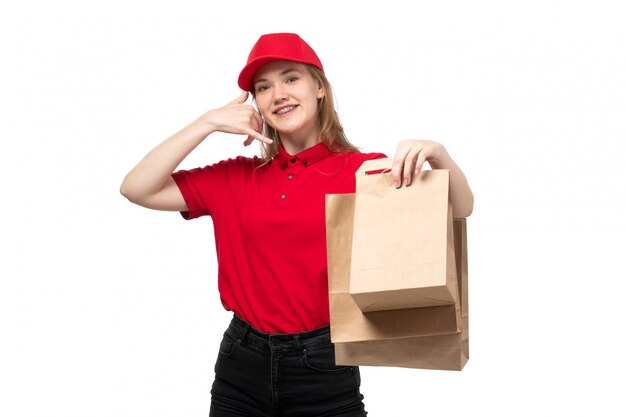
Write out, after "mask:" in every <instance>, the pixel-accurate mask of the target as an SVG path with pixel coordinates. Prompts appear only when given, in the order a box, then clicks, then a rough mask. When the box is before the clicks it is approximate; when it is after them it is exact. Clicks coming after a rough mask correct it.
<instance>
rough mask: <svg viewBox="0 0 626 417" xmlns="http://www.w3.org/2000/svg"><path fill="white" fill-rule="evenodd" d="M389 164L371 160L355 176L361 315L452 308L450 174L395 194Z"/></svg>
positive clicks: (420, 179)
mask: <svg viewBox="0 0 626 417" xmlns="http://www.w3.org/2000/svg"><path fill="white" fill-rule="evenodd" d="M391 163H392V161H391V159H376V160H371V161H366V162H364V163H363V165H362V166H361V167H360V168H359V170H358V171H357V172H356V203H355V208H354V235H353V241H352V264H351V275H350V291H349V293H350V295H351V296H352V298H353V299H354V301H355V303H356V304H357V305H358V306H359V308H360V309H361V311H363V312H370V311H378V310H391V309H406V308H413V307H429V306H439V305H446V304H447V305H454V303H455V302H456V297H457V294H458V289H457V277H456V269H455V265H454V247H453V243H452V206H451V204H450V196H449V182H450V180H449V172H448V170H443V169H442V170H428V171H422V172H421V173H420V174H419V175H417V176H414V178H413V181H412V183H411V185H410V186H408V187H406V186H403V187H401V188H398V189H396V188H395V187H394V186H393V177H392V175H391V173H390V172H384V171H388V170H385V168H391ZM381 171H382V172H381Z"/></svg>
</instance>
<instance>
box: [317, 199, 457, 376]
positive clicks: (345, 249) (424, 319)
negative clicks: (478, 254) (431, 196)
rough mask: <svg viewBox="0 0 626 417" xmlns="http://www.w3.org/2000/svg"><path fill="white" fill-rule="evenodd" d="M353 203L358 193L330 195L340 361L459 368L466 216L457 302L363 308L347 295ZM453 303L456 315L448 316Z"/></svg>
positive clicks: (333, 308)
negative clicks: (363, 309)
mask: <svg viewBox="0 0 626 417" xmlns="http://www.w3.org/2000/svg"><path fill="white" fill-rule="evenodd" d="M354 207H355V195H354V194H334V195H327V196H326V239H327V247H328V279H329V297H330V327H331V340H332V342H333V343H334V344H335V360H336V363H337V364H338V365H369V366H398V367H408V368H423V369H441V370H461V369H462V368H463V366H464V365H465V363H466V362H467V361H468V359H469V335H468V324H469V323H468V299H467V249H466V221H465V219H455V220H454V238H453V242H454V249H455V250H454V254H455V258H454V259H455V271H456V276H457V285H456V287H457V290H458V297H457V300H458V301H457V302H456V303H455V305H454V306H447V305H446V306H437V307H421V308H410V309H401V310H388V311H376V312H368V313H363V312H362V311H361V310H360V309H359V308H358V306H357V305H356V303H355V302H354V300H353V299H352V297H351V296H350V294H349V287H350V265H351V258H352V235H353V226H354V223H353V216H354ZM450 308H452V309H453V310H454V313H455V314H454V316H455V320H450ZM457 322H458V323H459V326H458V327H457V325H456V324H457Z"/></svg>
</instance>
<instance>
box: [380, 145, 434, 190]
mask: <svg viewBox="0 0 626 417" xmlns="http://www.w3.org/2000/svg"><path fill="white" fill-rule="evenodd" d="M445 152H446V149H445V148H444V147H443V145H442V144H441V143H437V142H433V141H431V140H403V141H402V142H400V143H399V144H398V147H397V148H396V154H395V156H394V158H393V164H392V166H391V174H392V175H393V183H394V185H395V187H396V188H400V187H401V186H402V183H404V185H407V186H408V185H410V184H411V180H412V177H413V174H415V175H417V174H419V173H420V172H421V171H422V167H423V165H424V162H426V161H429V162H436V161H437V160H439V159H440V158H441V157H442V156H443V155H444V154H445Z"/></svg>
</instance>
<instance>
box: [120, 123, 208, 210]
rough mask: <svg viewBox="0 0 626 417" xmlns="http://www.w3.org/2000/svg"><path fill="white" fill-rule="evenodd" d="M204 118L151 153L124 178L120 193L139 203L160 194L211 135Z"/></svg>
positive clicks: (182, 130)
mask: <svg viewBox="0 0 626 417" xmlns="http://www.w3.org/2000/svg"><path fill="white" fill-rule="evenodd" d="M213 131H214V128H213V127H212V125H210V124H209V123H207V122H206V121H205V117H204V115H203V116H201V117H199V118H198V119H196V120H195V121H194V122H192V123H191V124H189V125H188V126H186V127H185V128H183V129H181V130H180V131H178V132H177V133H175V134H174V135H172V136H171V137H169V138H168V139H166V140H165V141H163V142H162V143H160V144H159V145H157V146H156V147H155V148H154V149H152V150H151V151H150V152H149V153H148V154H147V155H146V156H145V157H144V158H143V159H142V160H141V161H140V162H139V163H138V164H137V165H136V166H135V167H134V168H133V169H132V170H131V171H130V172H129V173H128V174H127V175H126V177H125V178H124V181H123V182H122V185H121V187H120V192H121V193H122V194H123V195H124V196H125V197H127V198H128V199H129V200H131V201H132V200H137V199H140V198H142V197H145V196H149V195H153V194H155V193H157V192H158V191H160V190H161V189H162V188H163V186H164V185H165V184H166V182H167V181H168V180H169V178H170V175H171V173H172V172H174V170H175V169H176V168H177V167H178V165H180V163H181V162H182V161H183V159H185V157H186V156H187V155H189V153H190V152H191V151H193V150H194V149H195V148H196V147H197V146H198V145H199V144H200V143H202V141H203V140H204V139H205V138H206V137H207V136H208V135H209V134H211V133H212V132H213Z"/></svg>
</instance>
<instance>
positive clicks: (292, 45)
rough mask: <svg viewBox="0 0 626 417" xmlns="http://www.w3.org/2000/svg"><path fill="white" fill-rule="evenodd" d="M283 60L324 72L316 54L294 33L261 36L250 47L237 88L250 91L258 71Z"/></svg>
mask: <svg viewBox="0 0 626 417" xmlns="http://www.w3.org/2000/svg"><path fill="white" fill-rule="evenodd" d="M283 59H284V60H287V61H295V62H301V63H303V64H311V65H314V66H316V67H317V68H319V69H320V71H322V72H324V67H322V62H321V61H320V59H319V58H318V57H317V54H316V53H315V51H314V50H313V48H311V47H310V46H309V44H308V43H306V42H305V41H304V40H303V39H302V38H301V37H300V36H298V35H296V34H295V33H270V34H267V35H263V36H261V37H260V38H259V40H258V41H257V42H256V43H255V44H254V46H253V47H252V51H250V55H249V56H248V62H247V63H246V66H245V67H244V68H243V69H242V70H241V73H239V80H238V83H239V87H240V88H241V89H242V90H246V91H252V87H253V86H252V79H253V78H254V74H256V72H257V71H258V69H259V68H261V67H262V66H263V65H265V64H267V63H268V62H272V61H277V60H283Z"/></svg>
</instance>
